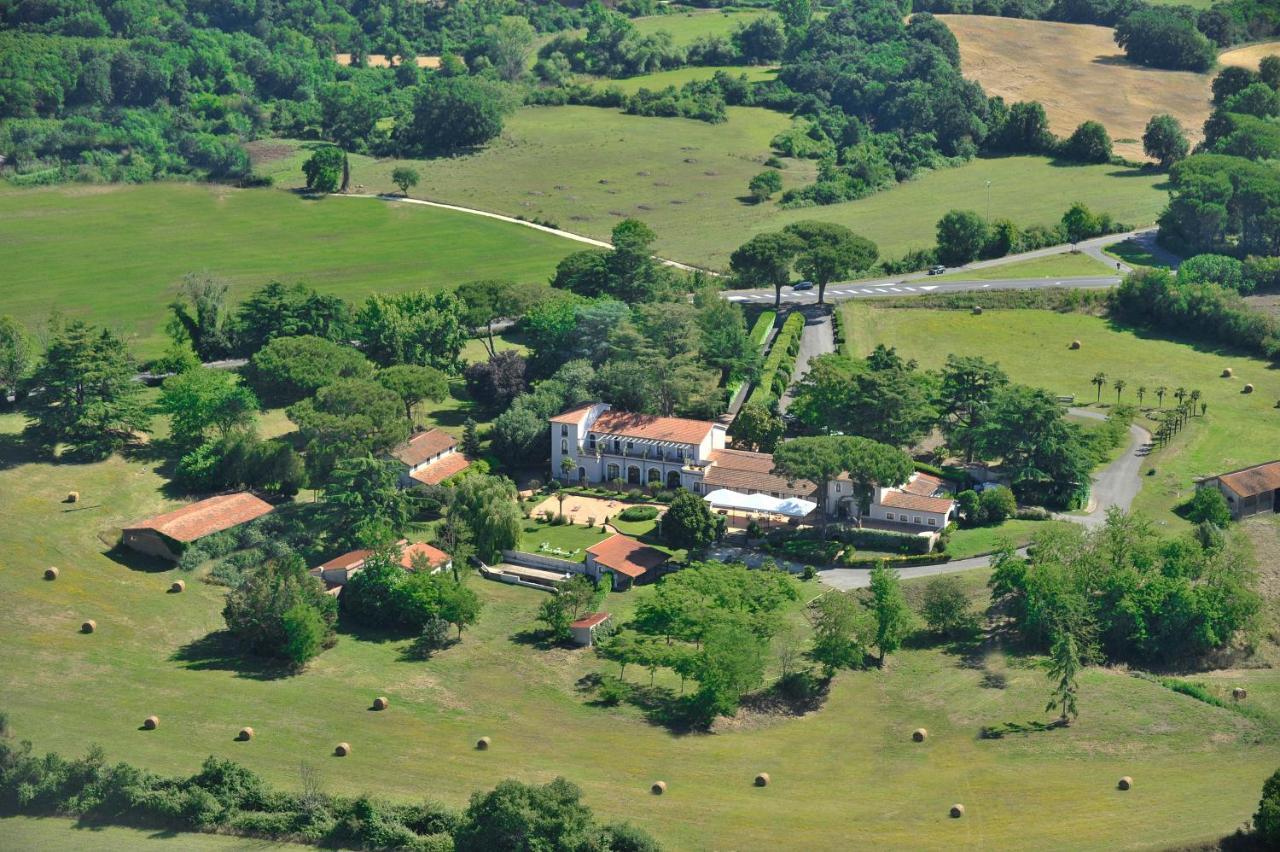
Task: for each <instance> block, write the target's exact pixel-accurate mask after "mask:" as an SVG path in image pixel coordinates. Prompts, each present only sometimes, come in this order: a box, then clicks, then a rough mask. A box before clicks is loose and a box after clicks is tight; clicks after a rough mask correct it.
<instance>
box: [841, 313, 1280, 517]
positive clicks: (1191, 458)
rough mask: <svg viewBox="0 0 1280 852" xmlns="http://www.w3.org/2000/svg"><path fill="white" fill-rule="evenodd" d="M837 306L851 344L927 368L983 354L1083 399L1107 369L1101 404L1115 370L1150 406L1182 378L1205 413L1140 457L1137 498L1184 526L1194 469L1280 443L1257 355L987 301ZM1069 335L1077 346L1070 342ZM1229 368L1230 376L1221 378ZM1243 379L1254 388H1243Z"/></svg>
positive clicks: (1275, 380) (1249, 459) (1271, 373)
mask: <svg viewBox="0 0 1280 852" xmlns="http://www.w3.org/2000/svg"><path fill="white" fill-rule="evenodd" d="M844 310H845V311H846V314H845V316H846V318H847V319H848V326H847V328H848V332H847V334H848V336H849V339H850V340H851V341H854V351H870V350H871V349H872V348H873V347H874V346H875V344H876V343H880V342H884V343H888V344H891V345H894V346H896V347H897V348H898V352H899V353H900V354H901V355H902V356H903V357H908V358H916V359H918V360H919V361H920V363H921V364H922V365H923V366H925V367H931V368H934V367H938V366H941V364H942V362H943V360H944V359H945V358H946V356H947V354H948V353H951V352H957V353H965V354H968V355H982V356H984V357H987V358H991V359H993V360H996V361H998V362H999V363H1000V365H1001V366H1002V367H1003V368H1004V369H1005V370H1006V371H1007V372H1008V373H1009V375H1010V376H1011V377H1012V378H1013V379H1014V380H1015V381H1018V382H1023V383H1026V384H1030V385H1036V386H1039V387H1044V388H1047V389H1048V390H1049V391H1050V392H1052V393H1054V394H1059V395H1068V394H1075V396H1076V399H1077V400H1078V401H1080V402H1082V403H1088V402H1090V401H1092V400H1094V399H1096V397H1097V392H1096V390H1095V388H1094V387H1093V386H1092V385H1091V384H1090V383H1089V380H1090V379H1091V378H1092V377H1093V375H1094V374H1095V373H1098V372H1104V373H1106V374H1107V377H1108V387H1107V388H1105V389H1104V390H1103V393H1102V402H1103V404H1104V405H1105V404H1107V403H1113V402H1114V401H1115V391H1114V390H1111V389H1110V384H1111V382H1113V381H1115V380H1116V379H1124V380H1125V381H1126V382H1127V383H1128V387H1127V388H1126V389H1125V391H1124V394H1123V401H1124V402H1128V403H1131V404H1136V402H1137V395H1136V394H1137V389H1138V387H1139V386H1145V387H1146V388H1147V394H1146V400H1145V404H1146V405H1147V406H1148V407H1154V406H1155V405H1156V398H1155V393H1154V390H1155V388H1156V387H1157V386H1159V385H1164V386H1166V387H1167V388H1168V389H1169V394H1166V396H1165V400H1164V402H1165V405H1172V404H1174V401H1173V399H1172V396H1171V394H1172V392H1173V390H1174V389H1175V388H1177V387H1179V386H1181V387H1183V388H1185V389H1186V390H1188V391H1190V390H1193V389H1198V390H1199V391H1200V392H1201V394H1202V399H1203V401H1204V402H1207V403H1208V405H1209V408H1208V411H1207V414H1206V416H1204V417H1196V418H1194V419H1193V420H1192V422H1191V424H1190V427H1189V428H1186V429H1184V430H1183V431H1182V432H1181V434H1179V435H1178V436H1177V437H1176V438H1175V439H1174V440H1173V442H1172V443H1171V444H1170V445H1169V446H1168V447H1166V448H1164V449H1161V450H1158V451H1157V452H1155V453H1154V454H1152V455H1151V456H1150V457H1148V458H1147V459H1146V460H1145V461H1144V462H1143V466H1142V473H1143V482H1144V485H1143V487H1142V491H1141V492H1140V493H1139V495H1138V498H1137V500H1136V502H1135V504H1134V505H1135V508H1137V509H1140V510H1142V511H1144V512H1147V513H1150V514H1151V515H1153V516H1154V517H1155V518H1156V520H1157V521H1159V522H1160V523H1162V524H1165V523H1167V524H1169V525H1171V526H1176V527H1181V526H1184V525H1185V521H1182V520H1181V519H1179V518H1178V517H1177V516H1176V515H1175V514H1174V513H1173V512H1172V509H1173V507H1174V506H1176V505H1178V504H1179V503H1181V502H1182V501H1184V500H1185V499H1187V498H1188V497H1189V496H1190V495H1191V493H1192V491H1193V489H1194V484H1193V480H1194V479H1195V478H1197V477H1200V476H1205V475H1209V474H1212V473H1218V472H1222V471H1227V470H1234V469H1235V468H1239V467H1244V466H1247V465H1250V464H1256V463H1258V462H1262V461H1267V460H1269V459H1272V458H1275V457H1276V448H1277V447H1280V410H1277V409H1275V408H1274V407H1273V406H1274V405H1275V402H1276V400H1277V399H1280V374H1278V373H1277V371H1276V370H1274V369H1272V367H1271V366H1270V365H1269V364H1267V363H1266V362H1264V361H1260V360H1258V359H1255V358H1249V357H1246V356H1242V355H1239V354H1237V353H1232V352H1220V351H1215V350H1212V349H1211V348H1209V347H1205V346H1196V345H1191V344H1185V343H1178V342H1175V341H1172V340H1168V339H1164V338H1160V337H1155V336H1148V335H1146V334H1141V333H1137V332H1134V331H1131V330H1128V329H1124V328H1118V327H1115V326H1112V325H1111V324H1110V323H1108V322H1107V321H1106V320H1104V319H1100V318H1097V317H1089V316H1083V315H1081V314H1059V313H1053V312H1049V311H1003V310H988V311H986V312H984V313H983V314H982V315H980V316H973V315H971V314H969V313H967V312H959V311H926V310H886V309H876V308H869V307H867V306H864V305H849V306H846V307H845V308H844ZM1076 339H1078V340H1080V341H1081V342H1082V344H1083V346H1082V348H1081V349H1079V350H1077V351H1072V350H1070V349H1068V348H1067V347H1068V345H1069V344H1070V342H1071V341H1072V340H1076ZM1227 367H1230V368H1231V369H1232V370H1233V371H1234V373H1235V377H1234V378H1230V379H1224V378H1221V377H1220V376H1221V374H1222V371H1223V369H1224V368H1227ZM1245 383H1252V384H1253V386H1254V388H1255V392H1254V393H1252V394H1245V393H1242V392H1241V390H1242V388H1243V386H1244V385H1245ZM1144 425H1147V426H1148V427H1152V424H1151V423H1150V422H1147V423H1145V424H1144ZM1152 428H1153V427H1152Z"/></svg>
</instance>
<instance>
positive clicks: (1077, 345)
mask: <svg viewBox="0 0 1280 852" xmlns="http://www.w3.org/2000/svg"><path fill="white" fill-rule="evenodd" d="M1080 345H1081V344H1080V341H1079V340H1073V341H1071V348H1072V349H1079V348H1080Z"/></svg>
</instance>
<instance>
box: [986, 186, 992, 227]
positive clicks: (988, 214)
mask: <svg viewBox="0 0 1280 852" xmlns="http://www.w3.org/2000/svg"><path fill="white" fill-rule="evenodd" d="M987 227H988V228H990V227H991V181H987Z"/></svg>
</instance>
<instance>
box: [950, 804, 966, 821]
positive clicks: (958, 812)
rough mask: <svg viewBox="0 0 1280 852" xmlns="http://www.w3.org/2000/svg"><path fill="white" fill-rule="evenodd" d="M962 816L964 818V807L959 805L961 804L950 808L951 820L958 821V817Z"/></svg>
mask: <svg viewBox="0 0 1280 852" xmlns="http://www.w3.org/2000/svg"><path fill="white" fill-rule="evenodd" d="M962 816H964V805H961V804H959V803H957V804H954V805H952V806H951V818H952V819H960V817H962Z"/></svg>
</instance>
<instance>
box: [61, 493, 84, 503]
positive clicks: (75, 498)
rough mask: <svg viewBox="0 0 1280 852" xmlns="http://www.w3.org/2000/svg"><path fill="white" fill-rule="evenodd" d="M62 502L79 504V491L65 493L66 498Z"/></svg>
mask: <svg viewBox="0 0 1280 852" xmlns="http://www.w3.org/2000/svg"><path fill="white" fill-rule="evenodd" d="M62 502H64V503H79V502H80V492H79V491H68V492H67V498H66V499H65V500H63V501H62Z"/></svg>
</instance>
